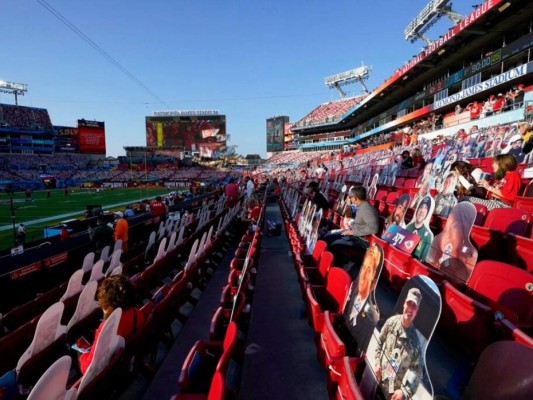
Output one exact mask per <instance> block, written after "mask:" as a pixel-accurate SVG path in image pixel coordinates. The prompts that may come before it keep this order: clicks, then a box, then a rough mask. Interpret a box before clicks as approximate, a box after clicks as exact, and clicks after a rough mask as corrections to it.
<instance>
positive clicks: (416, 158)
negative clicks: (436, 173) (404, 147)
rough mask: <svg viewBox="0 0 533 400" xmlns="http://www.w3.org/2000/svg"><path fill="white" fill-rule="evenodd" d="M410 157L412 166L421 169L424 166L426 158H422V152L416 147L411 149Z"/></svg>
mask: <svg viewBox="0 0 533 400" xmlns="http://www.w3.org/2000/svg"><path fill="white" fill-rule="evenodd" d="M412 158H413V167H414V168H418V169H422V168H424V167H425V166H426V160H424V157H423V156H422V152H421V151H420V149H419V148H418V147H417V148H415V149H414V150H413V155H412Z"/></svg>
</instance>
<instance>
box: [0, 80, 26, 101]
mask: <svg viewBox="0 0 533 400" xmlns="http://www.w3.org/2000/svg"><path fill="white" fill-rule="evenodd" d="M27 91H28V85H26V84H25V83H15V82H7V81H2V80H0V92H1V93H7V94H13V95H15V105H16V106H18V104H19V103H18V96H19V95H21V96H24V93H26V92H27Z"/></svg>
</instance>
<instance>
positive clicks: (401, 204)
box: [383, 193, 411, 231]
mask: <svg viewBox="0 0 533 400" xmlns="http://www.w3.org/2000/svg"><path fill="white" fill-rule="evenodd" d="M410 203H411V196H409V195H408V194H407V193H406V194H403V195H401V196H400V198H399V199H398V200H397V201H396V207H395V208H394V211H393V212H392V213H391V214H390V215H389V216H388V217H387V219H386V220H385V226H384V227H383V230H385V231H386V230H387V229H388V228H389V226H391V225H398V226H404V218H405V213H406V212H407V209H408V208H409V204H410Z"/></svg>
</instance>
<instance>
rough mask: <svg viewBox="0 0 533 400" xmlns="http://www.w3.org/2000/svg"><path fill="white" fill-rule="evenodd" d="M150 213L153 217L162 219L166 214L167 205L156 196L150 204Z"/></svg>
mask: <svg viewBox="0 0 533 400" xmlns="http://www.w3.org/2000/svg"><path fill="white" fill-rule="evenodd" d="M150 211H151V212H152V215H153V216H154V217H161V219H164V218H165V216H166V214H167V205H166V204H165V203H164V202H163V201H162V200H161V196H157V197H156V198H155V200H152V202H151V203H150Z"/></svg>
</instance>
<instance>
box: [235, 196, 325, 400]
mask: <svg viewBox="0 0 533 400" xmlns="http://www.w3.org/2000/svg"><path fill="white" fill-rule="evenodd" d="M265 219H266V220H271V221H272V220H274V221H281V212H280V210H279V207H278V204H277V203H267V210H266V218H265ZM257 270H258V273H257V279H256V287H255V294H254V303H253V311H252V316H251V321H250V328H249V331H248V340H247V347H246V354H245V358H244V365H243V372H242V384H241V390H240V397H241V398H242V399H309V400H313V399H326V398H327V391H326V373H325V371H324V370H323V369H322V368H321V367H320V365H319V364H318V362H317V358H316V347H315V344H314V342H313V330H312V329H310V327H309V325H308V324H307V319H306V318H305V317H304V315H303V313H304V310H305V305H304V303H303V301H302V298H301V292H300V287H299V285H298V279H297V277H296V273H295V269H294V263H293V260H292V258H291V256H290V254H289V243H288V241H287V236H286V235H285V232H282V233H281V235H280V236H269V235H267V234H265V235H264V238H263V242H262V245H261V252H260V262H259V266H258V268H257Z"/></svg>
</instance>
